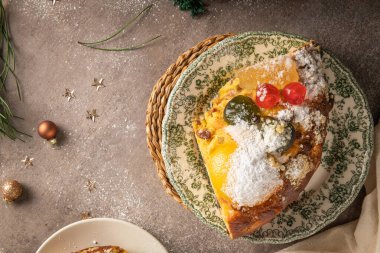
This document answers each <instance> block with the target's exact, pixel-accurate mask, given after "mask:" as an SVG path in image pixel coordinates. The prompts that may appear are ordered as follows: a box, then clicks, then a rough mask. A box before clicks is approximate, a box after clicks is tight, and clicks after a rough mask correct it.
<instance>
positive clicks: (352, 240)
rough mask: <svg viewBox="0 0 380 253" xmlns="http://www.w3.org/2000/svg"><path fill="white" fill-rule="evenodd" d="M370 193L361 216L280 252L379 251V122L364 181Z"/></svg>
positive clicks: (367, 252)
mask: <svg viewBox="0 0 380 253" xmlns="http://www.w3.org/2000/svg"><path fill="white" fill-rule="evenodd" d="M365 188H366V191H367V196H366V197H365V199H364V202H363V206H362V212H361V214H360V217H359V219H358V220H355V221H352V222H349V223H347V224H344V225H340V226H337V227H334V228H331V229H329V230H326V231H324V232H322V233H319V234H317V235H314V236H312V237H309V238H308V239H306V240H303V241H301V242H298V243H296V244H293V245H292V246H290V247H288V248H285V249H283V250H281V251H279V252H278V253H285V252H286V253H322V252H328V253H380V225H379V210H380V204H379V202H378V198H377V196H379V194H380V124H378V125H377V126H376V128H375V149H374V152H373V156H372V164H371V168H370V172H369V175H368V177H367V180H366V182H365Z"/></svg>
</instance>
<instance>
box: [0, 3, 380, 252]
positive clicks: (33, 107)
mask: <svg viewBox="0 0 380 253" xmlns="http://www.w3.org/2000/svg"><path fill="white" fill-rule="evenodd" d="M148 2H149V1H138V0H132V1H127V0H102V1H95V0H87V1H85V0H61V1H57V2H56V4H55V6H53V5H52V2H51V1H50V2H49V1H47V0H12V1H11V2H10V5H9V9H8V10H9V16H10V24H11V30H12V35H13V39H14V43H15V46H16V58H17V74H18V75H19V78H20V79H21V80H22V90H23V95H24V102H19V101H18V100H17V96H16V91H15V89H14V85H13V84H11V83H9V85H8V87H9V92H8V99H9V101H10V104H11V107H12V108H13V110H14V112H15V114H16V115H18V116H21V117H24V118H25V120H24V121H19V120H17V121H16V125H17V126H18V127H19V128H20V129H21V130H23V131H26V132H28V133H31V134H32V135H33V138H27V139H26V143H22V142H20V141H15V142H13V141H10V140H8V139H5V138H2V139H0V180H1V181H2V180H3V179H4V178H15V179H17V180H19V181H20V182H21V183H22V184H23V185H24V186H25V188H26V194H25V196H24V199H23V200H22V201H21V202H19V203H17V204H14V205H10V206H8V207H7V206H6V205H5V204H0V229H1V230H0V249H1V248H4V250H5V251H6V252H10V253H29V252H35V251H36V249H37V248H38V247H39V245H40V244H41V243H42V242H43V241H44V240H45V239H46V238H47V237H48V236H49V235H50V234H52V233H53V232H55V231H56V230H57V229H59V228H61V227H63V226H65V225H67V224H69V223H71V222H74V221H77V220H79V219H80V213H81V212H83V211H90V212H91V214H92V215H93V216H94V217H112V218H118V219H123V220H126V221H130V222H132V223H134V224H136V225H138V226H141V227H142V228H144V229H146V230H147V231H149V232H150V233H152V234H153V235H154V236H156V237H157V238H158V239H159V240H160V241H161V242H162V243H163V244H164V246H165V247H167V249H168V250H169V251H170V252H257V253H259V252H260V253H263V252H274V251H275V250H278V249H280V248H282V247H284V246H286V245H277V246H273V245H255V244H252V243H251V242H248V241H245V240H235V241H231V240H230V239H228V238H227V237H226V236H223V235H221V234H219V233H218V232H217V231H214V230H213V229H211V228H208V227H207V226H205V225H204V224H202V223H201V222H200V221H199V220H198V219H197V218H196V217H195V216H194V215H193V214H192V213H190V212H189V211H187V210H185V209H183V208H182V207H181V206H180V205H178V204H177V203H176V202H175V201H174V200H172V199H171V198H170V197H169V196H167V195H166V193H165V192H164V190H163V187H162V185H161V183H160V181H159V179H158V176H157V175H156V171H155V168H154V165H153V162H152V160H151V158H150V156H149V152H148V149H147V147H146V142H145V127H144V121H145V110H146V104H147V101H148V98H149V94H150V91H151V89H152V87H153V85H154V83H155V81H156V80H157V79H158V78H159V77H160V75H161V74H162V73H163V72H164V71H165V69H166V68H167V67H168V66H169V65H170V64H171V63H172V62H173V61H175V59H176V58H177V56H178V55H179V54H181V53H182V52H183V51H185V50H186V49H188V48H189V47H191V46H193V45H194V44H195V43H197V42H198V41H200V40H203V39H204V38H206V37H208V36H211V35H214V34H217V33H226V32H234V33H239V32H244V31H254V30H263V31H272V30H278V31H284V32H289V33H296V34H300V35H304V36H306V37H309V38H314V39H315V40H317V41H318V42H320V43H321V44H322V46H323V47H325V48H327V49H328V50H330V51H332V52H333V53H334V54H335V55H336V56H337V57H338V58H339V59H340V60H341V61H342V62H343V63H344V64H345V65H346V66H348V67H349V68H350V69H351V70H352V72H353V74H354V76H355V77H356V78H357V79H358V82H359V84H361V85H362V87H363V88H364V92H365V93H366V95H367V96H368V99H369V102H370V106H371V110H372V113H373V115H374V117H375V119H376V120H377V119H378V117H379V113H380V103H378V101H379V98H380V90H379V88H380V87H379V80H380V75H379V71H378V70H379V69H380V66H379V62H380V61H379V55H380V52H379V51H380V50H379V47H378V45H377V44H376V43H377V41H379V40H380V34H379V30H378V27H379V26H380V17H379V13H380V11H379V10H380V7H379V2H378V1H341V2H339V1H335V2H334V3H332V1H226V0H219V1H209V7H208V9H209V13H208V14H206V15H204V16H201V17H199V18H196V19H193V18H191V17H190V15H189V13H185V12H180V11H179V10H178V9H177V8H175V7H173V6H172V4H171V3H170V1H169V0H162V1H157V2H156V3H155V6H154V8H153V9H152V10H151V11H150V13H149V15H147V16H145V17H143V18H142V19H141V20H140V21H139V22H138V23H137V25H136V26H134V27H132V28H131V29H129V30H128V32H126V33H125V34H124V35H123V36H122V37H121V38H119V39H117V40H115V41H114V42H113V43H111V44H110V45H114V46H122V45H126V44H128V43H132V42H137V41H140V40H143V39H145V38H148V37H150V36H152V35H155V34H158V33H159V34H162V35H164V36H165V37H164V38H163V39H162V40H160V41H157V42H156V43H154V44H153V45H151V46H149V47H146V48H143V49H140V50H136V51H132V52H120V53H112V52H100V51H94V50H91V49H88V48H84V47H81V46H79V45H78V44H77V43H76V41H77V40H79V39H82V40H92V39H96V38H101V37H104V36H105V35H108V34H109V33H110V32H111V31H113V30H114V29H115V28H117V27H119V26H121V24H123V22H125V20H126V19H128V17H130V14H132V13H134V12H136V11H138V10H140V9H141V8H142V7H143V6H145V5H146V4H147V3H148ZM323 2H325V3H323ZM376 2H377V3H376ZM343 5H345V6H346V7H345V8H343ZM94 77H97V78H104V80H105V81H104V84H105V85H106V87H105V88H103V89H100V90H99V91H96V89H95V88H94V87H91V84H92V81H93V78H94ZM11 82H13V81H11ZM370 87H371V90H369V88H370ZM65 88H69V89H75V95H76V98H75V99H73V100H72V101H70V102H67V100H66V99H65V98H64V97H62V94H63V93H64V91H65ZM93 108H96V109H97V112H98V114H99V115H100V117H99V118H97V119H96V122H95V123H94V122H92V121H90V120H88V119H86V110H88V109H93ZM42 119H50V120H52V121H54V122H56V123H57V125H58V126H59V128H60V130H61V132H62V133H63V140H62V141H61V146H60V147H59V149H52V148H51V147H50V146H49V145H48V144H47V143H45V142H44V141H43V140H42V139H41V138H40V137H38V135H37V134H36V132H35V128H36V126H37V124H38V122H39V121H40V120H42ZM25 155H29V156H30V157H33V158H34V166H33V167H28V168H25V167H24V166H23V164H22V163H21V160H22V159H23V158H24V157H25ZM87 179H91V180H95V181H96V189H95V190H94V191H93V192H91V193H90V192H89V191H87V189H86V188H85V187H84V185H85V184H86V181H87ZM363 194H364V191H362V194H361V197H359V198H358V199H357V201H356V203H354V205H353V206H351V208H350V209H349V210H348V211H347V212H346V213H345V214H344V215H342V216H341V217H340V219H339V220H338V223H342V222H344V221H347V220H352V219H353V218H355V217H357V216H358V214H359V213H360V203H361V199H362V197H363Z"/></svg>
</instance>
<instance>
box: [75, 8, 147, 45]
mask: <svg viewBox="0 0 380 253" xmlns="http://www.w3.org/2000/svg"><path fill="white" fill-rule="evenodd" d="M152 7H153V4H150V5H148V6H147V7H145V8H144V9H143V10H142V11H140V12H139V13H138V14H137V15H136V16H134V17H133V18H131V19H130V20H128V21H127V22H126V23H125V24H124V25H123V26H122V27H121V28H120V29H118V30H117V31H116V32H114V33H113V34H111V35H110V36H108V37H107V38H105V39H101V40H98V41H94V42H81V41H78V43H79V44H81V45H97V44H100V43H103V42H106V41H109V40H111V39H112V38H114V37H116V36H117V35H118V34H119V33H121V32H122V31H124V29H126V28H128V27H129V26H130V25H131V24H132V23H133V22H134V21H135V20H136V19H138V18H139V17H140V16H141V15H142V14H143V13H144V12H146V11H148V10H150V9H151V8H152Z"/></svg>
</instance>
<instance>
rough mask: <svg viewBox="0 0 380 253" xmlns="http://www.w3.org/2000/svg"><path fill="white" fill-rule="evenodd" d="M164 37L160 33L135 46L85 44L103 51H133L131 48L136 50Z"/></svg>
mask: <svg viewBox="0 0 380 253" xmlns="http://www.w3.org/2000/svg"><path fill="white" fill-rule="evenodd" d="M160 37H162V36H161V35H158V36H156V37H153V38H151V39H149V40H146V41H144V42H142V43H140V44H138V45H134V46H130V47H122V48H103V47H96V46H92V45H89V44H83V46H85V47H89V48H92V49H97V50H102V51H115V52H119V51H131V50H135V49H139V48H142V47H145V46H146V45H148V44H149V43H152V42H153V41H155V40H157V39H158V38H160Z"/></svg>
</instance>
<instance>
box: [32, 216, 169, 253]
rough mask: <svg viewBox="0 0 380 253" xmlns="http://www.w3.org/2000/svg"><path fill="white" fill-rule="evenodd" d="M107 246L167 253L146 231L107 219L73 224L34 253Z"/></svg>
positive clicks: (62, 252) (132, 251) (64, 252)
mask: <svg viewBox="0 0 380 253" xmlns="http://www.w3.org/2000/svg"><path fill="white" fill-rule="evenodd" d="M95 242H96V243H97V244H95ZM106 245H115V246H120V247H122V248H124V249H126V250H127V251H128V252H129V253H148V252H149V253H150V252H152V253H153V252H154V253H167V251H166V249H165V248H164V247H163V246H162V244H161V243H160V242H159V241H158V240H157V239H156V238H154V237H153V236H152V235H151V234H149V233H148V232H147V231H145V230H143V229H141V228H139V227H137V226H136V225H133V224H131V223H129V222H125V221H121V220H115V219H109V218H94V219H88V220H83V221H78V222H75V223H72V224H70V225H68V226H66V227H64V228H62V229H60V230H59V231H57V232H56V233H54V234H53V235H52V236H50V237H49V238H48V239H47V240H46V241H45V242H44V243H43V244H42V245H41V247H40V248H39V249H38V250H37V253H71V252H75V251H78V250H81V249H83V248H87V247H92V246H106Z"/></svg>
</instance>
